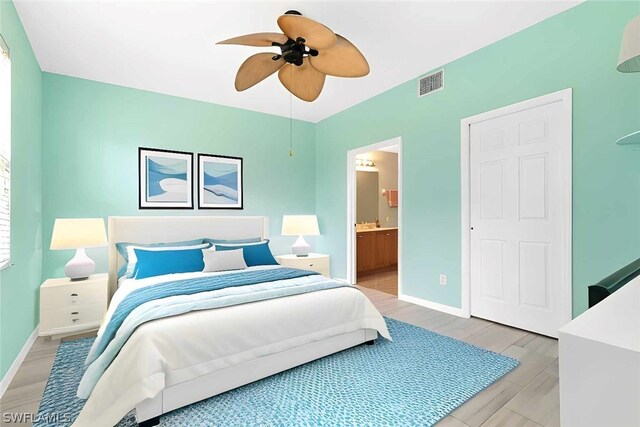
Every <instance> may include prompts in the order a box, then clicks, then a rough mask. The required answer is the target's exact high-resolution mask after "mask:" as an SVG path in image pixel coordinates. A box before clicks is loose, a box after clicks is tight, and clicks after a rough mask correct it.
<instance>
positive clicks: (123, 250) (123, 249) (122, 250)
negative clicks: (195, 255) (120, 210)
mask: <svg viewBox="0 0 640 427" xmlns="http://www.w3.org/2000/svg"><path fill="white" fill-rule="evenodd" d="M200 243H203V239H197V240H187V241H184V242H170V243H131V242H119V243H116V250H117V251H118V253H119V254H120V255H121V256H122V258H123V259H124V266H122V268H121V269H120V271H118V278H121V277H122V276H125V275H126V273H127V271H129V265H128V264H129V251H128V250H127V248H128V247H129V246H140V247H144V248H156V247H162V246H193V245H199V244H200ZM131 277H133V276H131Z"/></svg>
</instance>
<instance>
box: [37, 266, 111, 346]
mask: <svg viewBox="0 0 640 427" xmlns="http://www.w3.org/2000/svg"><path fill="white" fill-rule="evenodd" d="M108 294H109V285H108V275H107V274H106V273H105V274H94V275H92V276H90V277H89V278H88V279H86V280H79V281H71V280H70V279H68V278H66V277H65V278H63V279H48V280H46V281H45V282H44V283H43V284H42V286H40V336H50V335H69V334H76V333H79V332H87V331H91V330H95V329H98V328H99V327H100V323H101V322H102V318H103V317H104V314H105V312H106V311H107V298H108Z"/></svg>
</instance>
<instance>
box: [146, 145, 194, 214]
mask: <svg viewBox="0 0 640 427" xmlns="http://www.w3.org/2000/svg"><path fill="white" fill-rule="evenodd" d="M138 189H139V190H138V191H139V192H138V195H139V198H138V200H139V208H140V209H193V153H186V152H183V151H170V150H158V149H155V148H143V147H140V148H139V149H138Z"/></svg>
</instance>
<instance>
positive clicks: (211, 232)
mask: <svg viewBox="0 0 640 427" xmlns="http://www.w3.org/2000/svg"><path fill="white" fill-rule="evenodd" d="M204 237H209V238H212V239H250V238H254V237H262V238H263V239H266V238H268V237H269V218H268V217H266V216H130V217H124V216H110V217H109V295H110V296H111V295H113V293H114V292H115V291H116V289H117V287H118V277H117V276H118V269H120V267H121V266H122V265H123V263H124V260H123V258H122V257H121V256H120V254H118V251H117V250H116V243H118V242H132V243H163V242H179V241H184V240H193V239H199V238H204Z"/></svg>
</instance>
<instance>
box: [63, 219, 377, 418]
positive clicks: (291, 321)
mask: <svg viewBox="0 0 640 427" xmlns="http://www.w3.org/2000/svg"><path fill="white" fill-rule="evenodd" d="M267 230H268V224H267V218H265V217H133V218H125V217H111V218H109V237H110V238H109V242H110V246H109V260H110V261H109V274H110V285H111V289H112V293H113V292H115V289H117V286H118V285H117V282H116V281H117V278H116V272H117V271H118V268H119V267H120V266H121V264H122V260H121V259H119V256H118V254H117V251H116V250H115V243H116V242H122V241H128V242H136V243H154V242H168V241H184V240H190V239H195V238H201V237H210V238H220V239H244V238H251V237H258V236H259V237H263V238H266V237H268V236H267ZM252 268H254V269H259V268H269V267H252ZM202 274H207V273H184V274H182V275H172V276H174V277H172V279H181V278H189V277H193V276H198V275H202ZM145 280H146V281H148V282H153V281H154V280H163V278H159V279H156V278H150V279H144V280H143V281H135V280H133V281H132V280H128V281H125V282H121V283H120V286H121V290H120V291H118V295H116V296H115V300H118V299H121V298H122V295H123V294H124V293H126V292H127V291H128V290H131V289H133V288H135V287H138V286H143V285H145V283H144V281H145ZM146 284H147V285H149V284H151V283H146ZM256 286H257V285H256ZM109 315H110V313H108V316H109ZM378 332H380V334H381V335H383V336H386V337H389V335H388V331H387V329H386V325H385V323H384V320H383V318H382V316H381V315H380V313H379V312H378V311H377V310H376V309H375V307H374V306H373V304H372V303H371V302H370V301H369V300H368V299H367V298H366V297H365V296H364V295H363V294H362V293H361V292H360V291H358V290H357V289H355V288H351V287H342V288H337V289H329V290H323V291H317V292H310V293H304V294H300V295H295V296H288V297H283V298H275V299H269V300H265V301H260V302H253V303H248V304H242V305H236V306H231V307H224V308H217V309H211V310H202V311H193V312H189V313H186V314H182V315H179V316H174V317H168V318H163V319H158V320H154V321H151V322H148V323H145V324H143V325H142V326H140V327H138V328H137V329H136V331H135V332H134V333H133V335H132V336H131V337H130V338H129V340H128V341H127V343H126V344H125V345H124V346H123V347H122V350H121V351H120V353H119V354H118V356H117V357H116V358H115V360H114V361H113V362H112V363H111V365H110V366H109V368H108V369H107V370H106V372H105V373H104V375H103V376H102V377H101V378H100V380H99V382H98V383H97V385H96V386H95V389H93V392H92V393H91V396H90V397H89V399H88V400H87V403H86V404H85V407H84V409H83V411H82V412H81V414H80V416H79V417H78V419H77V420H76V424H75V425H78V426H84V425H92V426H95V425H113V424H115V423H117V422H118V421H119V420H120V418H121V417H122V416H124V415H125V414H126V413H127V412H129V411H130V410H131V409H133V407H135V409H136V416H137V420H138V422H139V423H142V424H147V425H153V424H155V423H156V422H157V421H158V419H157V417H159V416H160V415H162V414H164V413H167V412H169V411H172V410H174V409H177V408H180V407H183V406H186V405H189V404H191V403H194V402H197V401H199V400H202V399H206V398H208V397H211V396H215V395H216V394H219V393H223V392H225V391H228V390H231V389H233V388H236V387H239V386H242V385H245V384H248V383H250V382H253V381H256V380H258V379H261V378H265V377H267V376H269V375H273V374H275V373H278V372H281V371H283V370H286V369H289V368H292V367H295V366H298V365H301V364H303V363H306V362H309V361H312V360H315V359H317V358H320V357H323V356H326V355H329V354H332V353H335V352H337V351H341V350H344V349H346V348H349V347H353V346H355V345H359V344H362V343H365V342H369V341H372V340H374V339H376V338H377V336H378Z"/></svg>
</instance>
